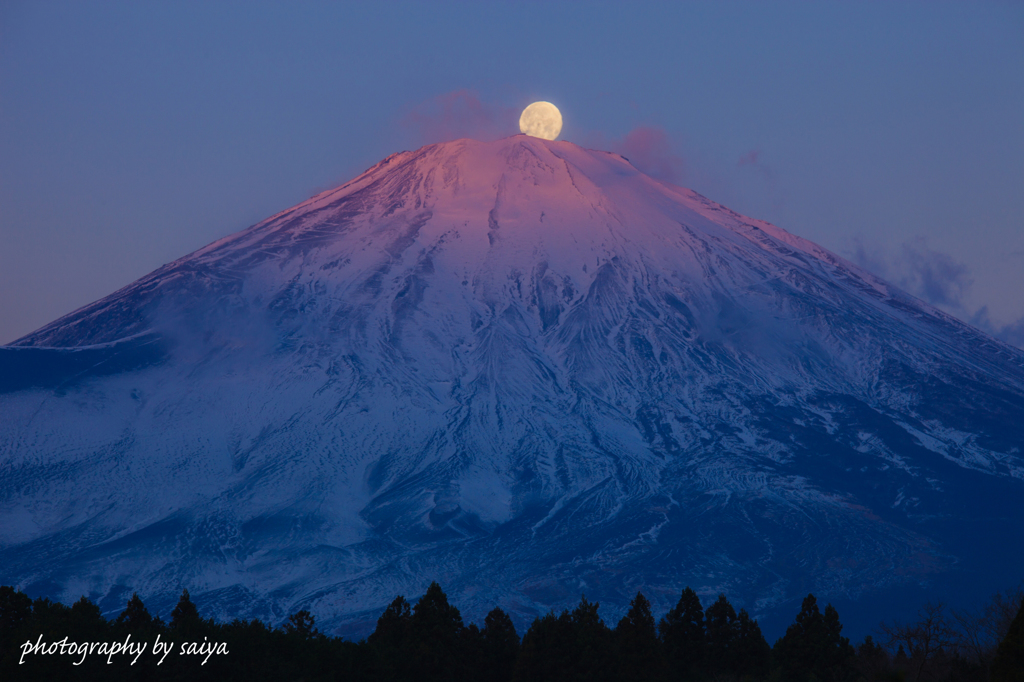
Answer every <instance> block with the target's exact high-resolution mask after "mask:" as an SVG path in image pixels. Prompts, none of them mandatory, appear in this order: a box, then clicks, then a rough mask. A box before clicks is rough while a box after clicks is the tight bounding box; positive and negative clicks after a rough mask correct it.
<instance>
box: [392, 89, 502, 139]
mask: <svg viewBox="0 0 1024 682" xmlns="http://www.w3.org/2000/svg"><path fill="white" fill-rule="evenodd" d="M518 121H519V112H518V111H516V110H514V109H512V108H510V107H503V106H499V105H496V104H491V103H488V102H484V101H482V100H481V99H480V97H479V96H478V95H477V94H476V93H475V92H473V91H471V90H456V91H454V92H448V93H445V94H443V95H438V96H436V97H432V98H431V99H429V100H427V101H425V102H420V103H419V104H417V105H416V106H414V107H413V108H412V110H410V111H409V113H407V114H406V115H405V116H404V117H403V118H402V120H401V125H402V127H403V128H406V129H408V130H411V131H412V132H413V133H414V134H415V135H416V137H417V141H418V142H420V143H422V144H431V143H434V142H447V141H449V140H457V139H459V138H462V137H470V138H473V139H476V140H494V139H498V138H500V137H506V136H508V135H514V134H516V133H518V132H519V128H518V125H517V124H518Z"/></svg>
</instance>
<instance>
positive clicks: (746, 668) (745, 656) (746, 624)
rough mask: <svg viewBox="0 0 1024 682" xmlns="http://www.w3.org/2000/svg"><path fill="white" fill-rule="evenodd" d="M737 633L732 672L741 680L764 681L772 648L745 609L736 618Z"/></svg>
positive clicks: (769, 663)
mask: <svg viewBox="0 0 1024 682" xmlns="http://www.w3.org/2000/svg"><path fill="white" fill-rule="evenodd" d="M736 623H737V625H738V633H737V637H736V647H735V653H734V664H735V668H734V672H735V674H736V675H737V676H739V677H740V678H741V679H756V680H760V679H764V678H765V677H767V676H768V671H769V668H770V666H771V654H772V648H771V647H770V646H768V641H767V640H766V639H765V638H764V635H763V634H761V626H760V625H758V624H757V621H756V620H754V619H752V618H751V617H750V616H749V615H748V614H747V612H746V610H745V609H740V612H739V614H738V615H737V617H736Z"/></svg>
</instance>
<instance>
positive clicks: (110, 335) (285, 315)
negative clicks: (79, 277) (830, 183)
mask: <svg viewBox="0 0 1024 682" xmlns="http://www.w3.org/2000/svg"><path fill="white" fill-rule="evenodd" d="M0 415H2V418H0V584H14V585H17V586H19V587H21V588H23V589H26V590H28V591H29V592H30V593H32V594H46V595H49V596H52V597H56V598H61V599H64V600H73V599H77V598H78V597H79V596H80V595H82V594H86V595H89V596H91V597H92V598H94V599H97V600H98V601H99V602H100V603H101V605H102V606H103V607H104V608H106V609H109V610H110V611H112V612H116V611H118V610H120V608H122V607H123V604H124V602H125V600H126V599H127V597H128V596H130V594H131V592H133V591H138V592H139V594H140V595H142V596H143V598H144V599H147V601H148V602H149V603H151V604H155V605H157V606H158V607H160V606H161V605H163V606H164V607H166V606H167V605H169V604H171V603H173V601H174V599H175V598H176V597H177V595H178V594H179V593H180V590H181V589H182V588H183V587H187V588H188V589H189V590H190V592H191V593H192V595H193V598H194V599H196V601H197V602H198V603H199V605H200V608H201V611H202V612H203V614H204V615H213V616H217V617H219V618H225V617H229V616H251V615H256V616H261V617H265V618H270V619H271V620H275V621H277V620H280V619H281V618H283V617H284V616H286V615H287V614H288V613H291V612H294V611H295V610H298V609H300V608H308V609H310V610H311V611H312V612H313V613H314V614H315V615H316V616H317V617H318V621H319V623H320V625H321V626H326V627H327V628H328V629H330V628H341V630H342V631H346V632H363V633H364V634H365V632H366V631H367V629H369V628H372V623H373V621H374V620H375V618H376V616H377V615H379V613H380V610H381V609H382V608H383V607H384V606H385V605H386V604H387V603H388V602H389V601H390V600H391V599H392V598H393V597H394V596H395V595H397V594H404V595H406V596H407V597H415V596H416V595H419V594H422V592H423V591H424V589H425V588H426V586H427V584H428V583H429V582H430V581H431V580H437V581H439V582H440V583H441V585H442V586H443V587H444V589H445V590H446V591H447V592H448V594H449V596H450V598H451V599H452V601H453V602H454V603H455V604H457V605H458V606H459V607H460V608H462V609H463V611H464V612H466V615H467V616H468V617H469V618H470V619H474V618H479V617H480V616H481V615H482V613H483V612H485V611H486V610H488V609H490V608H491V607H493V606H494V605H496V604H497V605H501V606H503V607H504V608H506V609H508V610H509V611H511V612H513V613H514V614H515V615H516V617H517V618H518V619H519V620H520V622H523V621H524V620H526V619H528V618H531V617H532V616H533V615H536V614H538V613H542V612H546V611H547V610H548V609H549V608H561V607H563V606H568V605H570V604H572V603H575V602H576V601H578V599H579V596H580V593H581V592H585V593H586V595H587V596H588V598H590V599H591V600H597V601H600V602H601V603H602V604H603V610H605V611H606V612H615V611H616V610H621V609H622V608H623V607H624V606H625V605H626V604H627V603H628V600H629V599H630V598H631V597H632V596H633V595H635V593H636V592H637V591H638V590H642V591H643V592H644V593H645V594H646V595H647V596H648V597H649V598H650V599H651V600H652V602H653V603H654V604H655V608H656V610H657V611H661V612H663V611H664V610H666V609H667V608H668V606H669V605H670V604H671V603H674V602H675V600H676V599H677V598H678V595H679V591H680V589H681V588H682V587H684V586H686V585H691V586H693V587H694V588H695V589H697V590H698V592H699V593H702V594H705V595H708V596H714V595H717V594H718V593H719V592H725V593H726V594H728V595H729V597H730V599H732V600H733V602H734V603H737V604H738V605H743V606H745V607H746V608H747V609H748V610H749V611H750V612H751V613H752V614H754V615H759V614H760V615H764V614H771V613H772V611H773V609H778V608H781V607H783V606H785V607H786V608H787V609H793V606H792V604H793V603H794V602H793V600H794V599H798V598H799V597H801V596H803V595H805V594H806V593H807V592H808V591H813V592H815V593H816V594H818V595H819V597H821V598H833V599H840V598H850V599H858V598H867V597H869V596H870V595H872V594H875V595H877V594H883V593H884V592H885V590H887V589H889V588H894V587H899V586H904V585H922V584H923V585H929V584H938V583H939V582H941V581H943V580H947V582H948V581H949V580H954V579H955V580H957V581H961V582H966V581H974V583H975V584H979V585H985V586H987V585H988V584H990V583H992V584H994V583H995V582H998V580H1001V579H1003V578H1004V577H1005V575H1004V574H1008V573H1009V572H1010V567H1011V566H1012V565H1013V562H1016V565H1020V563H1021V561H1022V559H1024V550H1022V549H1021V547H1022V546H1024V543H1020V542H1017V541H1019V540H1020V539H1021V533H1020V528H1021V522H1022V521H1024V503H1022V502H1021V500H1024V453H1022V452H1021V448H1022V447H1024V353H1022V352H1021V351H1020V350H1018V349H1015V348H1012V347H1010V346H1007V345H1004V344H1002V343H1000V342H998V341H996V340H994V339H992V338H990V337H988V336H985V335H984V334H982V333H981V332H979V331H977V330H975V329H973V328H971V327H969V326H967V325H965V324H963V323H961V322H959V321H957V320H955V319H953V318H951V317H949V316H948V315H945V314H944V313H942V312H940V311H938V310H936V309H934V308H932V307H930V306H928V305H926V304H924V303H922V302H921V301H919V300H917V299H914V298H912V297H910V296H908V295H907V294H905V293H903V292H901V291H899V290H898V289H895V288H894V287H892V286H890V285H889V284H887V283H885V282H883V281H881V280H879V279H877V278H875V277H873V276H871V275H870V274H868V273H866V272H864V271H863V270H861V269H859V268H857V267H856V266H854V265H852V264H851V263H849V262H847V261H845V260H843V259H841V258H839V257H837V256H835V255H833V254H832V253H830V252H828V251H826V250H824V249H822V248H820V247H818V246H816V245H814V244H812V243H810V242H808V241H806V240H803V239H801V238H799V237H796V236H794V235H791V234H789V233H787V232H785V231H783V230H781V229H779V228H777V227H774V226H772V225H769V224H767V223H764V222H760V221H757V220H752V219H748V218H745V217H743V216H740V215H738V214H736V213H734V212H732V211H730V210H728V209H727V208H725V207H723V206H720V205H718V204H716V203H714V202H712V201H709V200H707V199H705V198H704V197H702V196H700V195H698V194H696V193H694V192H691V191H689V190H685V189H681V188H677V187H671V186H668V185H665V184H662V183H660V182H657V181H655V180H652V179H651V178H649V177H647V176H645V175H643V174H642V173H640V172H638V171H637V170H636V169H635V168H634V167H633V166H631V165H630V164H629V162H628V161H627V160H626V159H624V158H622V157H620V156H617V155H614V154H608V153H604V152H596V151H591V150H585V149H582V148H580V147H577V146H575V145H573V144H571V143H568V142H547V141H544V140H540V139H536V138H530V137H524V136H515V137H511V138H507V139H504V140H499V141H497V142H493V143H481V142H475V141H471V140H458V141H455V142H450V143H445V144H437V145H431V146H428V147H424V148H422V149H420V150H417V151H415V152H403V153H400V154H395V155H393V156H390V157H388V158H387V159H385V160H384V161H382V162H381V163H379V164H378V165H376V166H374V167H373V168H371V169H370V170H368V171H366V172H365V173H364V174H362V175H361V176H359V177H358V178H356V179H355V180H353V181H351V182H349V183H347V184H345V185H343V186H341V187H339V188H337V189H334V190H330V191H327V192H324V193H322V194H320V195H318V196H315V197H313V198H312V199H310V200H309V201H306V202H304V203H302V204H300V205H298V206H296V207H294V208H291V209H289V210H287V211H283V212H282V213H279V214H277V215H275V216H273V217H271V218H269V219H268V220H266V221H264V222H262V223H259V224H258V225H255V226H253V227H251V228H249V229H247V230H245V231H243V232H240V233H238V234H235V235H232V236H230V237H227V238H225V239H222V240H220V241H217V242H215V243H213V244H211V245H209V246H207V247H206V248H203V249H201V250H199V251H197V252H195V253H193V254H191V255H189V256H186V257H185V258H182V259H180V260H178V261H175V262H173V263H170V264H168V265H166V266H164V267H162V268H160V269H159V270H157V271H156V272H153V273H152V274H150V275H148V276H146V277H144V278H142V279H140V280H139V281H137V282H135V283H133V284H131V285H130V286H128V287H125V288H124V289H122V290H120V291H118V292H116V293H114V294H112V295H110V296H108V297H107V298H104V299H102V300H100V301H98V302H96V303H94V304H92V305H89V306H87V307H85V308H82V309H81V310H78V311H76V312H74V313H72V314H70V315H68V316H66V317H64V318H61V319H59V320H57V321H56V322H53V323H52V324H49V325H47V326H46V327H43V328H42V329H40V330H38V331H36V332H35V333H33V334H31V335H29V336H27V337H25V338H23V339H21V340H19V341H17V342H16V343H14V344H13V345H12V346H8V347H4V348H0ZM1014 538H1016V540H1014ZM1015 543H1016V544H1015ZM787 613H788V612H787Z"/></svg>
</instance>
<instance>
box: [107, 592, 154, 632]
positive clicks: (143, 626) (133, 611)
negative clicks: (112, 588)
mask: <svg viewBox="0 0 1024 682" xmlns="http://www.w3.org/2000/svg"><path fill="white" fill-rule="evenodd" d="M114 623H115V624H116V625H117V626H118V627H119V628H120V629H122V630H126V631H128V632H134V633H146V634H148V633H149V632H151V631H152V630H153V629H154V627H156V626H158V625H161V624H162V623H161V622H160V621H159V620H158V619H155V618H153V615H152V614H151V613H150V612H149V610H148V609H147V608H146V605H145V604H143V603H142V599H141V598H140V597H139V594H138V593H137V592H135V593H132V598H131V599H129V600H128V603H127V604H126V605H125V607H124V611H122V612H121V613H120V615H118V617H117V620H115V621H114Z"/></svg>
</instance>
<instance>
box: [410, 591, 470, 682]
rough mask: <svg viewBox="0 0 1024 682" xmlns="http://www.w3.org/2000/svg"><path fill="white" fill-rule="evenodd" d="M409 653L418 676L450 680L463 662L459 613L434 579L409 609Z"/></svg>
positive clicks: (457, 675) (425, 678) (419, 677)
mask: <svg viewBox="0 0 1024 682" xmlns="http://www.w3.org/2000/svg"><path fill="white" fill-rule="evenodd" d="M409 624H410V630H409V632H410V638H411V644H412V647H411V651H410V654H411V657H412V664H413V666H414V670H415V671H416V676H417V678H418V679H420V680H428V681H432V680H453V679H456V678H457V677H459V674H458V673H457V670H458V669H459V666H460V665H461V663H462V660H461V653H462V652H461V651H460V644H461V642H462V630H463V624H462V616H461V615H460V614H459V610H458V609H457V608H455V607H454V606H452V605H451V604H449V603H448V597H447V596H446V595H445V593H444V591H442V590H441V586H440V585H438V584H437V583H436V582H432V583H430V587H428V588H427V592H426V594H424V595H423V596H422V597H421V598H420V600H419V601H418V602H416V606H414V607H413V609H412V618H411V620H410V621H409Z"/></svg>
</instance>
